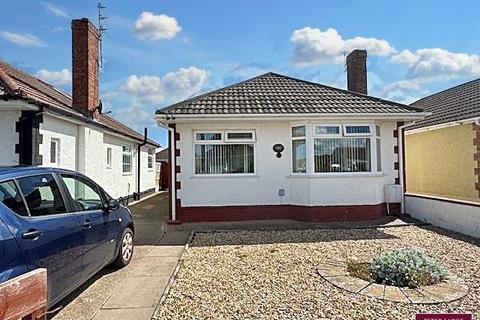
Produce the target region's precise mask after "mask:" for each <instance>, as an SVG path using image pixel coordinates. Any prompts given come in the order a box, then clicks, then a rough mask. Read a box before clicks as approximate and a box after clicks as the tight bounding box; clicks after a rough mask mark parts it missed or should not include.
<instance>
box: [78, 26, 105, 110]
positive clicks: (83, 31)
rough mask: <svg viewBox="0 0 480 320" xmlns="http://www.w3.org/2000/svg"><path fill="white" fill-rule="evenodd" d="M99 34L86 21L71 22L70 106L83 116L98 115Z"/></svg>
mask: <svg viewBox="0 0 480 320" xmlns="http://www.w3.org/2000/svg"><path fill="white" fill-rule="evenodd" d="M99 39H100V34H99V32H98V29H97V28H96V27H95V26H94V25H93V24H92V23H91V22H90V21H89V20H88V19H87V18H82V19H74V20H72V96H73V97H72V98H73V99H72V100H73V101H72V104H73V108H74V109H75V110H77V111H79V112H81V113H83V114H85V115H88V116H90V117H94V118H97V117H98V115H99V109H98V106H99V102H100V100H99V84H98V82H99V80H98V77H99V50H98V44H99V43H98V42H99Z"/></svg>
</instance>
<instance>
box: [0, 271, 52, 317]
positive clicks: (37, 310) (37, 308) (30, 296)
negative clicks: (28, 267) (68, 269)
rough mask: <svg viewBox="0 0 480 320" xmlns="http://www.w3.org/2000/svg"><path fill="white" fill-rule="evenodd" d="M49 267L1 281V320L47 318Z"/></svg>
mask: <svg viewBox="0 0 480 320" xmlns="http://www.w3.org/2000/svg"><path fill="white" fill-rule="evenodd" d="M46 313H47V269H36V270H33V271H31V272H28V273H25V274H22V275H21V276H18V277H16V278H13V279H11V280H8V281H6V282H4V283H0V320H13V319H15V320H17V319H28V320H36V319H45V318H46V316H45V315H46Z"/></svg>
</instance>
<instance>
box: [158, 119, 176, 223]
mask: <svg viewBox="0 0 480 320" xmlns="http://www.w3.org/2000/svg"><path fill="white" fill-rule="evenodd" d="M157 125H158V126H159V127H161V128H164V129H167V130H168V131H169V132H170V141H169V148H170V190H169V192H170V199H171V203H172V204H171V210H172V222H175V221H176V220H177V204H176V201H175V200H176V198H177V196H176V191H177V190H176V188H175V182H176V181H175V150H174V146H175V130H174V129H173V128H170V127H168V126H166V125H164V124H163V123H160V122H158V121H157Z"/></svg>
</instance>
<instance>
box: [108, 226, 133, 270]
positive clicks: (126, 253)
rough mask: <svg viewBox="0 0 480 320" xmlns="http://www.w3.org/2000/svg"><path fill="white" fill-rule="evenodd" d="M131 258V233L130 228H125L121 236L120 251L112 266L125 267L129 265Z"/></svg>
mask: <svg viewBox="0 0 480 320" xmlns="http://www.w3.org/2000/svg"><path fill="white" fill-rule="evenodd" d="M132 256H133V231H132V230H131V229H130V228H125V230H123V234H122V240H121V242H120V249H119V250H118V255H117V258H116V259H115V261H114V262H113V264H114V265H116V266H118V267H125V266H126V265H128V264H129V263H130V261H131V260H132Z"/></svg>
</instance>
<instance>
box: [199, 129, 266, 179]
mask: <svg viewBox="0 0 480 320" xmlns="http://www.w3.org/2000/svg"><path fill="white" fill-rule="evenodd" d="M227 132H253V138H254V140H253V141H252V140H250V139H249V140H241V141H239V142H237V141H232V140H230V141H226V137H227V135H226V133H227ZM197 133H219V134H221V139H220V140H197ZM235 140H236V139H235ZM209 144H216V145H235V144H245V145H250V144H251V145H253V172H248V173H196V171H195V168H196V163H195V146H196V145H209ZM256 176H257V142H256V135H255V130H253V129H245V130H243V129H221V130H218V129H215V130H204V129H201V130H195V129H194V130H193V143H192V177H194V178H232V177H256Z"/></svg>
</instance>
